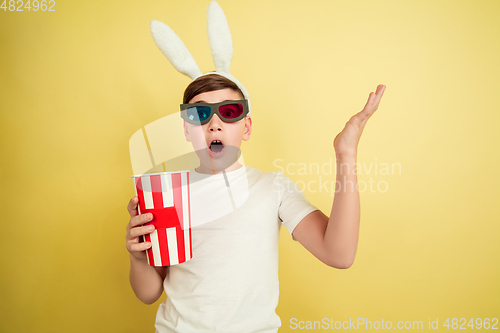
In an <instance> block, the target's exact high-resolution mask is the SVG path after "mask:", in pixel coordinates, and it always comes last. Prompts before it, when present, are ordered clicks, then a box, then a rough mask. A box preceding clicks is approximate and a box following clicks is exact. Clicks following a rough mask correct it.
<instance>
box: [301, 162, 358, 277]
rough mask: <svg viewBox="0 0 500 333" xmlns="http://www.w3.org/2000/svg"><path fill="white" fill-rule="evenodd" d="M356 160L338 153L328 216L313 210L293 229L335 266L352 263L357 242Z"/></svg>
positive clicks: (308, 248) (308, 247)
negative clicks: (334, 182)
mask: <svg viewBox="0 0 500 333" xmlns="http://www.w3.org/2000/svg"><path fill="white" fill-rule="evenodd" d="M355 163H356V159H355V157H352V158H339V157H337V182H336V186H335V197H334V199H333V205H332V211H331V214H330V218H328V216H326V215H325V214H323V212H321V211H319V210H316V211H314V212H312V213H310V214H308V215H307V216H306V217H304V218H303V219H302V220H301V221H300V222H299V224H298V225H297V226H296V227H295V229H294V230H293V232H292V235H293V237H294V238H295V239H296V240H297V241H298V242H300V243H301V244H302V245H303V246H304V247H305V248H306V249H307V250H308V251H309V252H311V253H312V254H313V255H314V256H315V257H316V258H318V259H319V260H321V261H322V262H323V263H325V264H327V265H328V266H332V267H335V268H349V267H351V265H352V264H353V262H354V257H355V256H356V249H357V246H358V235H359V220H360V213H359V212H360V204H359V193H358V189H357V176H356V174H354V172H353V170H354V169H353V168H354V167H355ZM347 171H349V172H347Z"/></svg>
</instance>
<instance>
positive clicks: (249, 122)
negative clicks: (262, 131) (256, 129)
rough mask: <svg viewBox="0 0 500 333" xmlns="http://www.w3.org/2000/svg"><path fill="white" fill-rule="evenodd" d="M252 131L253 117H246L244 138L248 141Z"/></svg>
mask: <svg viewBox="0 0 500 333" xmlns="http://www.w3.org/2000/svg"><path fill="white" fill-rule="evenodd" d="M251 133H252V117H250V116H248V117H245V131H244V132H243V140H244V141H248V140H249V139H250V134H251Z"/></svg>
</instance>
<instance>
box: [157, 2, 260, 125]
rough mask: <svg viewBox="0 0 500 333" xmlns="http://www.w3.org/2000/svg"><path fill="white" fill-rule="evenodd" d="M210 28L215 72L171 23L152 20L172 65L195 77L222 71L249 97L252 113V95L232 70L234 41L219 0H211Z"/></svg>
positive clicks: (208, 24) (163, 49)
mask: <svg viewBox="0 0 500 333" xmlns="http://www.w3.org/2000/svg"><path fill="white" fill-rule="evenodd" d="M207 31H208V42H209V44H210V51H211V52H212V58H213V61H214V65H215V72H208V73H205V74H203V73H202V72H201V70H200V68H199V67H198V64H197V63H196V61H195V60H194V58H193V56H192V55H191V53H190V52H189V51H188V49H187V47H186V45H184V43H183V42H182V40H181V39H180V38H179V36H177V35H176V34H175V32H174V31H173V30H172V29H170V27H169V26H168V25H166V24H165V23H163V22H159V21H154V20H153V21H151V32H152V34H153V38H154V40H155V43H156V45H158V47H159V48H160V50H161V51H162V52H163V54H164V55H165V56H166V57H167V59H168V60H169V61H170V62H171V63H172V65H173V66H174V67H175V69H177V70H178V71H179V72H181V73H182V74H184V75H187V76H189V77H190V78H191V79H192V80H193V81H194V80H196V79H197V78H199V77H200V76H204V75H208V74H218V75H221V76H224V77H225V78H227V79H229V80H231V81H233V82H234V83H236V85H237V86H238V88H240V90H241V92H242V93H243V97H245V99H246V100H248V114H247V116H250V112H251V108H250V98H249V96H248V92H247V90H246V88H245V87H244V86H243V85H242V84H241V83H240V82H239V81H238V80H237V79H236V78H235V77H234V76H232V75H231V73H229V67H230V65H231V59H232V58H233V41H232V39H231V32H230V31H229V25H228V24H227V19H226V16H225V15H224V12H223V11H222V8H221V7H220V6H219V4H218V3H217V2H216V1H211V2H210V4H209V5H208V8H207Z"/></svg>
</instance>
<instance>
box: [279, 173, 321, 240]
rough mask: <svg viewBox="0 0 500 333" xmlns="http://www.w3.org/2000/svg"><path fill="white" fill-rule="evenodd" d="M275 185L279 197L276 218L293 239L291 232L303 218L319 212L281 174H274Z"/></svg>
mask: <svg viewBox="0 0 500 333" xmlns="http://www.w3.org/2000/svg"><path fill="white" fill-rule="evenodd" d="M276 183H277V185H278V187H279V192H280V195H281V203H280V205H279V210H278V217H279V219H280V220H281V223H282V224H283V226H284V227H285V228H287V230H288V232H289V233H290V235H291V236H292V239H293V240H294V241H296V239H295V238H294V237H293V235H292V232H293V230H294V229H295V227H296V226H297V225H298V224H299V222H300V221H302V219H303V218H304V217H306V216H307V215H308V214H309V213H311V212H313V211H315V210H319V209H318V208H316V206H314V205H312V204H311V203H310V202H309V200H307V198H306V197H305V195H304V193H302V191H301V190H300V188H299V187H298V186H297V184H295V183H294V182H292V181H291V180H290V179H289V178H288V177H287V176H285V175H284V174H283V173H281V172H277V174H276Z"/></svg>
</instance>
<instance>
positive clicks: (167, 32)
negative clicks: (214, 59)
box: [151, 20, 202, 80]
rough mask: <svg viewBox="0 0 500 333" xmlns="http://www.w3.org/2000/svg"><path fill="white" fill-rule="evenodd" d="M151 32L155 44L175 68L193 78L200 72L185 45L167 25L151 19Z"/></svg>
mask: <svg viewBox="0 0 500 333" xmlns="http://www.w3.org/2000/svg"><path fill="white" fill-rule="evenodd" d="M151 32H152V34H153V38H154V40H155V43H156V45H158V47H159V48H160V50H161V51H162V52H163V54H164V55H165V56H166V57H167V59H168V60H169V61H170V62H171V63H172V65H173V66H174V67H175V69H177V70H178V71H179V72H181V73H182V74H184V75H187V76H189V77H190V78H191V79H193V80H194V79H195V78H196V77H198V76H200V75H201V74H202V73H201V70H200V68H199V67H198V64H196V61H195V60H194V58H193V56H192V55H191V53H190V52H189V50H188V49H187V47H186V45H184V43H183V42H182V40H181V39H180V38H179V36H177V35H176V34H175V32H174V31H173V30H172V29H170V27H169V26H168V25H166V24H165V23H163V22H160V21H155V20H153V21H151Z"/></svg>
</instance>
